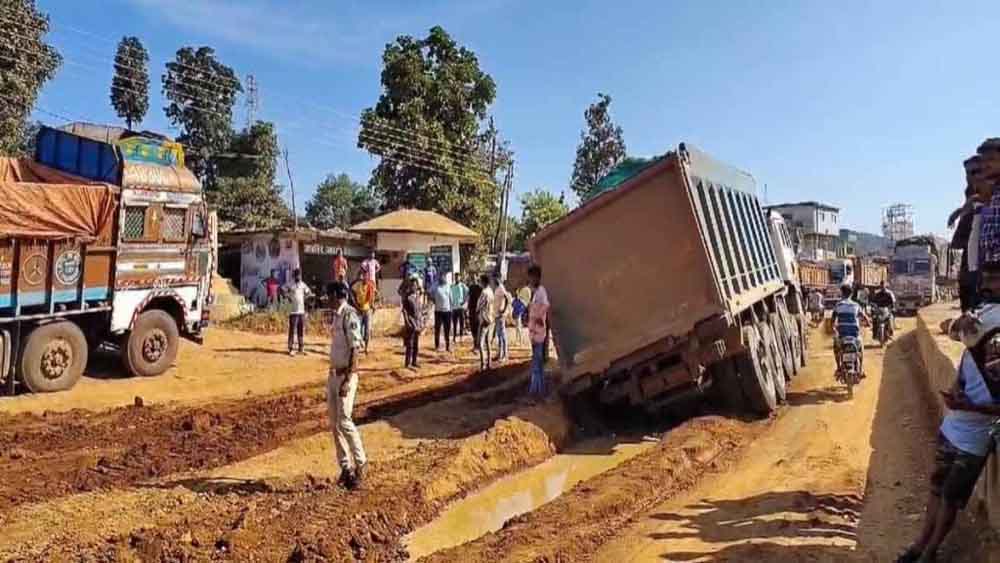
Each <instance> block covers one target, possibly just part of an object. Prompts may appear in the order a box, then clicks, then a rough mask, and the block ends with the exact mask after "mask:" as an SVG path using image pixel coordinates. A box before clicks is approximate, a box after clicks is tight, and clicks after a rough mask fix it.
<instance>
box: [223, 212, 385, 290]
mask: <svg viewBox="0 0 1000 563" xmlns="http://www.w3.org/2000/svg"><path fill="white" fill-rule="evenodd" d="M337 250H342V251H343V253H344V257H345V258H347V264H348V274H347V275H348V279H349V280H351V279H354V278H355V277H356V276H357V273H358V271H359V269H360V267H361V262H362V261H363V260H364V259H365V258H367V257H368V255H369V254H371V251H372V247H371V246H370V245H369V244H368V242H367V240H366V238H365V237H363V236H361V235H359V234H355V233H349V232H347V231H344V230H343V229H325V230H323V229H315V228H312V227H300V228H299V229H298V230H292V229H278V230H274V229H264V230H233V231H228V232H223V233H219V256H220V259H219V273H221V274H222V275H223V277H226V278H229V279H230V280H233V282H234V284H236V285H237V286H238V287H239V289H240V294H241V295H243V296H244V297H246V298H247V300H249V301H250V302H252V303H254V304H256V305H258V306H259V305H263V304H265V303H266V301H267V298H266V295H265V294H264V288H263V282H264V280H265V279H267V277H268V276H269V275H270V274H271V272H274V274H275V277H277V278H278V281H279V282H280V283H281V284H285V283H288V281H290V280H291V278H292V271H294V270H296V269H301V270H302V279H303V280H304V281H305V282H306V283H307V284H309V286H310V287H312V288H313V291H319V290H321V289H322V288H324V287H326V284H327V283H329V282H331V281H333V259H334V256H336V254H337Z"/></svg>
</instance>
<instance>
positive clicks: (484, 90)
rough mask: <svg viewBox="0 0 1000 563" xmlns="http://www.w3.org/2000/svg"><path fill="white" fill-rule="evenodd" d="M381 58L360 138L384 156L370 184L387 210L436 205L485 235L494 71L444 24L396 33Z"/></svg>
mask: <svg viewBox="0 0 1000 563" xmlns="http://www.w3.org/2000/svg"><path fill="white" fill-rule="evenodd" d="M382 62H383V70H382V78H381V83H382V94H381V95H380V97H379V100H378V102H377V103H376V104H375V106H374V107H371V108H368V109H366V110H365V111H364V112H363V114H362V121H361V125H362V127H361V132H360V134H359V137H358V147H360V148H363V149H365V150H367V151H368V152H370V153H371V154H373V155H376V156H379V157H381V162H379V164H378V166H376V168H375V170H374V171H373V172H372V178H371V182H370V185H371V186H372V188H373V189H374V190H375V193H376V194H377V195H378V196H379V197H380V199H382V200H383V202H384V204H385V206H386V208H387V209H397V208H400V207H414V208H420V209H427V210H432V211H437V212H440V213H443V214H444V215H447V216H449V217H451V218H453V219H455V220H456V221H459V222H461V223H464V224H466V225H469V226H471V227H472V228H475V229H477V230H479V232H481V233H483V234H484V235H487V233H486V232H485V230H484V228H483V225H484V224H485V223H486V222H487V221H488V220H489V218H490V216H491V215H494V214H495V213H496V211H497V204H498V202H497V196H498V192H497V187H496V182H495V181H494V179H493V178H491V177H490V174H489V171H485V170H484V165H483V162H482V161H481V158H479V157H477V155H478V154H479V148H478V147H479V141H480V138H479V137H480V136H479V123H480V121H481V120H482V119H484V118H485V117H486V111H487V109H488V108H489V106H490V104H492V103H493V101H494V99H495V97H496V84H495V83H494V82H493V78H492V77H490V75H488V74H486V73H485V72H483V71H482V69H481V68H480V67H479V61H478V59H477V58H476V55H475V54H474V53H473V52H472V51H470V50H468V49H466V48H465V47H462V46H459V45H458V44H457V43H456V42H455V41H454V40H453V39H452V38H451V37H450V36H449V35H448V33H447V32H445V30H444V29H442V28H440V27H434V28H432V29H431V30H430V33H429V34H428V35H427V37H425V38H423V39H416V38H413V37H410V36H405V35H404V36H401V37H399V38H397V39H396V41H394V42H393V43H390V44H389V45H387V46H386V48H385V51H384V53H383V55H382Z"/></svg>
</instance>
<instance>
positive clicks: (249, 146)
mask: <svg viewBox="0 0 1000 563" xmlns="http://www.w3.org/2000/svg"><path fill="white" fill-rule="evenodd" d="M279 156H280V149H279V147H278V134H277V132H276V131H275V129H274V124H273V123H271V122H268V121H257V122H255V123H254V124H253V125H251V126H250V127H248V128H246V129H243V130H242V131H239V132H237V133H235V134H233V136H232V140H231V141H230V143H229V147H228V149H227V152H224V153H219V154H217V155H215V158H214V160H215V162H216V168H217V172H218V174H219V176H227V177H231V178H239V177H252V178H258V179H260V180H262V181H263V182H264V183H266V184H271V185H274V184H277V183H279V182H278V157H279Z"/></svg>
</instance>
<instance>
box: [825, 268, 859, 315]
mask: <svg viewBox="0 0 1000 563" xmlns="http://www.w3.org/2000/svg"><path fill="white" fill-rule="evenodd" d="M826 263H827V265H828V266H829V268H830V285H828V286H827V288H826V291H825V292H824V295H823V302H824V304H825V306H826V308H828V309H831V308H833V306H834V305H836V304H837V302H838V301H840V299H841V297H840V288H841V287H843V286H845V285H849V286H851V287H854V262H853V261H852V260H851V259H850V258H835V259H833V260H827V261H826Z"/></svg>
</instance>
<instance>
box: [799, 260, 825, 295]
mask: <svg viewBox="0 0 1000 563" xmlns="http://www.w3.org/2000/svg"><path fill="white" fill-rule="evenodd" d="M798 264H799V279H800V280H801V281H802V287H803V288H805V289H807V290H817V291H824V292H825V291H826V288H827V286H829V285H830V267H829V266H828V265H826V264H824V263H823V262H814V261H811V260H799V261H798Z"/></svg>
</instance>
